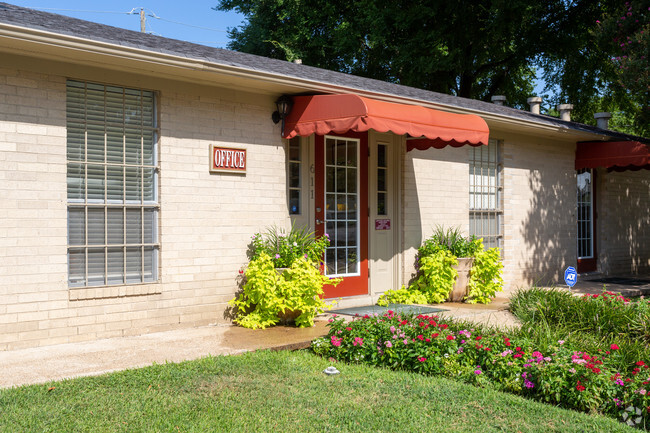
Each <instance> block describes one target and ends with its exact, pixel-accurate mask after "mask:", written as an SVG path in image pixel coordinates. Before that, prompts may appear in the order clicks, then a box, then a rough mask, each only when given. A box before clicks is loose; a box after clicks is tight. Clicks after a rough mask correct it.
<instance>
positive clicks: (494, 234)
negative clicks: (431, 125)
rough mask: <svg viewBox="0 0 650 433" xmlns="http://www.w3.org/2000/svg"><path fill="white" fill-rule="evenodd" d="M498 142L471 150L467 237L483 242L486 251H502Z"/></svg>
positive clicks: (501, 203) (501, 202)
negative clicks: (496, 249)
mask: <svg viewBox="0 0 650 433" xmlns="http://www.w3.org/2000/svg"><path fill="white" fill-rule="evenodd" d="M500 145H501V144H500V142H499V141H497V140H490V141H489V144H488V145H487V146H476V147H471V148H470V159H469V234H470V235H475V236H476V237H478V238H483V244H484V245H485V247H486V248H493V247H497V248H501V247H502V239H503V200H502V194H501V191H502V189H503V187H502V184H501V168H502V164H501V151H500Z"/></svg>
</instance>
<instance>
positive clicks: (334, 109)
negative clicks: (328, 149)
mask: <svg viewBox="0 0 650 433" xmlns="http://www.w3.org/2000/svg"><path fill="white" fill-rule="evenodd" d="M369 129H374V130H375V131H378V132H388V131H390V132H393V133H394V134H397V135H403V134H406V135H408V136H409V137H416V138H415V139H410V140H408V142H407V143H408V150H411V149H426V148H429V147H436V148H442V147H444V146H446V145H451V146H462V145H464V144H470V145H473V146H479V145H482V144H485V145H487V144H488V139H489V135H490V131H489V129H488V126H487V124H486V123H485V121H484V120H483V119H482V118H481V117H479V116H476V115H473V114H454V113H446V112H444V111H438V110H434V109H431V108H425V107H420V106H418V105H407V104H395V103H391V102H384V101H378V100H376V99H370V98H364V97H362V96H357V95H312V96H295V97H293V108H292V109H291V113H289V115H288V116H287V118H286V119H285V127H284V138H293V137H295V136H298V135H299V136H309V135H311V134H317V135H325V134H330V133H334V134H342V133H344V132H347V131H355V132H364V131H368V130H369ZM419 137H422V138H419Z"/></svg>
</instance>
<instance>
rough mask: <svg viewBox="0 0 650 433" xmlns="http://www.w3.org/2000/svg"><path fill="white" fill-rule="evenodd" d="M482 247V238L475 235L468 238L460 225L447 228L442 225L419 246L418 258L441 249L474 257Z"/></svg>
mask: <svg viewBox="0 0 650 433" xmlns="http://www.w3.org/2000/svg"><path fill="white" fill-rule="evenodd" d="M482 249H483V244H482V243H481V241H480V239H477V238H476V236H474V235H472V236H470V237H469V238H466V237H465V236H463V234H462V232H461V231H460V228H459V227H455V228H448V229H447V230H445V229H444V228H443V227H442V226H437V227H436V228H435V230H434V231H433V233H432V234H431V236H429V237H428V238H427V239H425V240H424V242H422V245H421V246H420V248H418V254H417V259H418V260H421V259H422V258H423V257H428V256H430V255H432V254H434V253H437V252H438V251H441V250H444V251H449V252H451V254H452V255H454V256H456V257H474V255H475V254H476V253H477V252H479V251H480V250H482Z"/></svg>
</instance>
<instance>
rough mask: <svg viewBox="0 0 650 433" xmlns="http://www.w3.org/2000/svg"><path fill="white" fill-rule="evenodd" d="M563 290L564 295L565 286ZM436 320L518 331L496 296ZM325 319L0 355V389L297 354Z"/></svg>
mask: <svg viewBox="0 0 650 433" xmlns="http://www.w3.org/2000/svg"><path fill="white" fill-rule="evenodd" d="M564 289H565V290H569V289H568V288H567V287H565V288H564ZM607 289H608V290H611V291H615V292H620V293H621V294H623V295H624V296H639V295H643V294H645V295H648V296H650V283H649V284H641V285H630V284H626V285H617V284H607ZM570 290H571V292H572V293H575V294H577V295H579V294H584V293H600V292H602V291H603V283H601V282H593V281H592V282H590V281H585V280H584V279H582V278H581V279H580V281H579V282H578V284H577V285H576V286H575V287H574V288H573V289H570ZM439 307H440V308H443V309H445V310H446V311H444V312H441V313H438V314H439V315H440V316H442V317H451V318H456V319H461V320H467V321H471V322H474V323H482V324H486V325H492V326H499V327H502V328H509V327H513V326H518V323H517V319H516V318H515V317H514V316H513V315H512V314H510V312H509V311H508V298H506V297H498V298H496V299H495V300H494V302H492V303H491V304H488V305H470V304H462V303H445V304H442V305H440V306H439ZM328 318H329V316H328V315H321V316H319V317H318V318H317V321H316V325H315V326H314V327H313V328H302V329H301V328H294V327H285V326H278V327H274V328H269V329H265V330H256V331H254V330H250V329H244V328H241V327H237V326H231V325H218V326H206V327H200V328H190V329H181V330H177V331H169V332H160V333H155V334H147V335H141V336H136V337H122V338H111V339H105V340H99V341H93V342H86V343H72V344H62V345H56V346H46V347H38V348H32V349H22V350H14V351H6V352H0V366H2V368H1V369H0V388H7V387H13V386H20V385H26V384H35V383H45V382H49V381H54V380H60V379H66V378H72V377H79V376H91V375H98V374H102V373H107V372H111V371H116V370H124V369H129V368H137V367H144V366H148V365H151V364H153V363H165V362H180V361H185V360H191V359H198V358H201V357H205V356H208V355H212V356H218V355H232V354H238V353H242V352H246V351H253V350H258V349H272V350H285V349H299V348H306V347H309V344H310V342H311V341H312V340H313V339H315V338H317V337H320V336H323V335H326V334H327V326H326V325H327V319H328Z"/></svg>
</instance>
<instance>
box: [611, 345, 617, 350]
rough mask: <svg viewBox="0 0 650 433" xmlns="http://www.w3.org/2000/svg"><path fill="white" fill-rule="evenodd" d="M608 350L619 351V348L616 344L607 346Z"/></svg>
mask: <svg viewBox="0 0 650 433" xmlns="http://www.w3.org/2000/svg"><path fill="white" fill-rule="evenodd" d="M609 348H610V349H612V350H618V349H619V347H618V346H617V345H616V344H612V345H611V346H609Z"/></svg>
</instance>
